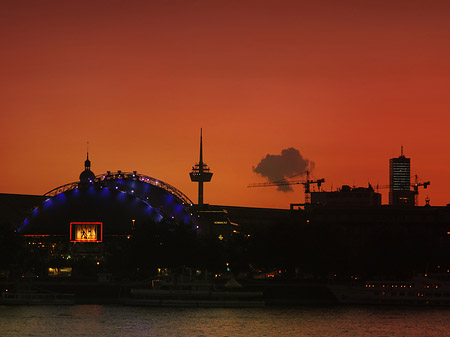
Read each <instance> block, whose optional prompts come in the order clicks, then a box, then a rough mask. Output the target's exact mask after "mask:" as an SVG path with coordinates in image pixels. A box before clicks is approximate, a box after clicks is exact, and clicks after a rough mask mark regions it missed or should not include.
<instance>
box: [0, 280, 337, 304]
mask: <svg viewBox="0 0 450 337" xmlns="http://www.w3.org/2000/svg"><path fill="white" fill-rule="evenodd" d="M242 284H243V285H244V286H243V288H242V289H232V290H230V289H225V288H224V287H223V283H222V284H221V285H215V286H213V287H211V292H212V293H210V294H209V295H208V292H205V293H206V295H205V296H204V297H205V299H208V296H210V297H211V296H213V295H214V292H215V291H224V292H227V293H230V294H233V293H234V294H239V293H243V292H247V293H255V294H256V293H258V294H261V298H260V299H261V300H262V301H263V302H264V304H265V305H268V306H295V305H335V304H337V301H336V298H335V297H334V295H333V294H332V293H331V292H330V290H329V289H328V287H327V286H326V285H325V284H318V283H314V282H277V281H275V282H266V281H247V282H242ZM196 285H198V284H196ZM2 286H3V287H4V288H5V289H8V292H9V293H18V294H28V293H32V294H70V295H73V304H126V303H129V302H128V301H127V300H128V299H130V298H132V296H131V292H132V289H152V288H151V286H150V283H149V282H107V283H105V282H100V283H99V282H73V281H67V280H65V281H56V282H55V281H36V280H33V281H32V282H31V281H21V282H4V283H3V284H2ZM191 288H194V286H192V284H189V288H187V287H186V286H183V285H180V286H179V287H177V289H179V290H175V292H177V293H178V295H179V296H180V299H183V296H184V295H183V294H184V293H185V295H188V294H189V293H191V291H192V289H191ZM182 289H183V290H182ZM213 289H214V290H213ZM211 294H212V295H211ZM0 304H1V301H0ZM9 304H14V303H9ZM17 304H22V303H17ZM47 304H51V303H47ZM55 304H58V303H55ZM187 304H189V303H187ZM181 306H182V305H181ZM188 306H189V305H188ZM218 306H220V305H218Z"/></svg>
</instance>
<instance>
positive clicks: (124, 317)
mask: <svg viewBox="0 0 450 337" xmlns="http://www.w3.org/2000/svg"><path fill="white" fill-rule="evenodd" d="M449 318H450V309H447V308H445V309H441V308H435V309H429V308H423V309H422V308H417V309H416V308H389V307H312V308H311V307H298V308H273V307H272V308H271V307H269V308H252V309H248V308H246V309H235V308H227V309H220V308H211V309H208V308H151V307H123V306H102V305H76V306H23V307H21V306H17V307H14V306H10V307H8V306H0V331H1V335H2V336H27V335H28V336H61V335H66V336H96V337H99V336H425V335H426V336H444V335H449V334H450V328H449V327H448V325H447V322H448V320H449Z"/></svg>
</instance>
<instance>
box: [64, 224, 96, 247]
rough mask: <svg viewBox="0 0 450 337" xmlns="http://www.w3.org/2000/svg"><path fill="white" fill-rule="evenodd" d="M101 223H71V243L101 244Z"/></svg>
mask: <svg viewBox="0 0 450 337" xmlns="http://www.w3.org/2000/svg"><path fill="white" fill-rule="evenodd" d="M102 229H103V223H101V222H71V223H70V241H71V242H102V239H103V233H102Z"/></svg>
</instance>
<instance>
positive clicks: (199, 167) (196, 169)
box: [189, 129, 213, 206]
mask: <svg viewBox="0 0 450 337" xmlns="http://www.w3.org/2000/svg"><path fill="white" fill-rule="evenodd" d="M189 175H190V177H191V181H193V182H197V183H198V205H199V206H203V183H208V182H210V181H211V178H212V175H213V174H212V172H210V170H209V167H208V165H206V163H204V162H203V135H202V129H200V161H199V162H198V164H195V165H194V166H193V167H192V172H191V173H190V174H189Z"/></svg>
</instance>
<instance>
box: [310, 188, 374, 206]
mask: <svg viewBox="0 0 450 337" xmlns="http://www.w3.org/2000/svg"><path fill="white" fill-rule="evenodd" d="M311 206H323V207H341V208H342V207H345V208H353V207H358V208H364V207H376V206H381V194H380V193H376V192H375V191H374V190H373V188H372V186H370V185H369V187H367V188H366V187H354V188H351V187H350V186H348V185H343V186H342V188H341V189H340V190H338V191H332V192H312V193H311Z"/></svg>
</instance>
